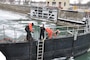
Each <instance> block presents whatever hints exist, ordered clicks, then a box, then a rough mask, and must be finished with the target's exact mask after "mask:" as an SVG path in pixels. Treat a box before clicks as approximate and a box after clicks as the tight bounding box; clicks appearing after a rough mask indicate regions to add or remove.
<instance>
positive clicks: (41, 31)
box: [39, 24, 45, 40]
mask: <svg viewBox="0 0 90 60" xmlns="http://www.w3.org/2000/svg"><path fill="white" fill-rule="evenodd" d="M44 32H45V27H44V24H43V25H42V26H41V27H40V37H39V39H40V40H41V39H42V37H43V39H44Z"/></svg>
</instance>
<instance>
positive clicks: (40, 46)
mask: <svg viewBox="0 0 90 60" xmlns="http://www.w3.org/2000/svg"><path fill="white" fill-rule="evenodd" d="M45 39H46V38H44V39H43V40H39V41H38V46H37V60H43V53H44V40H45Z"/></svg>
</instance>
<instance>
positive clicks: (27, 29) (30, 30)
mask: <svg viewBox="0 0 90 60" xmlns="http://www.w3.org/2000/svg"><path fill="white" fill-rule="evenodd" d="M33 26H34V24H33V23H29V24H28V25H27V26H26V27H25V31H26V32H27V36H26V39H27V40H28V41H30V40H32V35H31V32H33V28H32V27H33Z"/></svg>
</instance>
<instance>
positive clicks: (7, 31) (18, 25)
mask: <svg viewBox="0 0 90 60" xmlns="http://www.w3.org/2000/svg"><path fill="white" fill-rule="evenodd" d="M21 18H26V17H25V16H21V15H19V14H15V13H12V12H7V11H2V10H0V40H1V39H3V38H6V37H9V38H12V39H13V40H16V39H18V40H19V39H20V40H21V38H22V37H24V38H25V35H26V32H25V31H24V28H25V26H26V25H27V24H28V22H25V21H24V22H23V21H21V22H17V21H16V22H15V21H11V20H15V19H16V20H17V19H21ZM29 22H33V23H34V24H35V25H37V26H34V30H35V31H36V32H35V33H34V34H32V35H33V36H34V37H35V38H36V39H38V38H39V35H38V32H39V28H38V27H39V26H40V25H41V24H42V23H43V24H45V27H48V26H50V27H56V25H55V24H53V23H46V22H36V21H29ZM2 60H3V59H2ZM75 60H90V52H88V53H86V54H84V55H82V56H79V57H77V58H75Z"/></svg>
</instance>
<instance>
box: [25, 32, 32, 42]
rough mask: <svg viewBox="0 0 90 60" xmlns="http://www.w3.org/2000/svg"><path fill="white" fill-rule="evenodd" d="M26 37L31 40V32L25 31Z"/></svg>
mask: <svg viewBox="0 0 90 60" xmlns="http://www.w3.org/2000/svg"><path fill="white" fill-rule="evenodd" d="M26 39H27V40H28V41H30V40H32V35H31V32H28V33H27V36H26Z"/></svg>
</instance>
